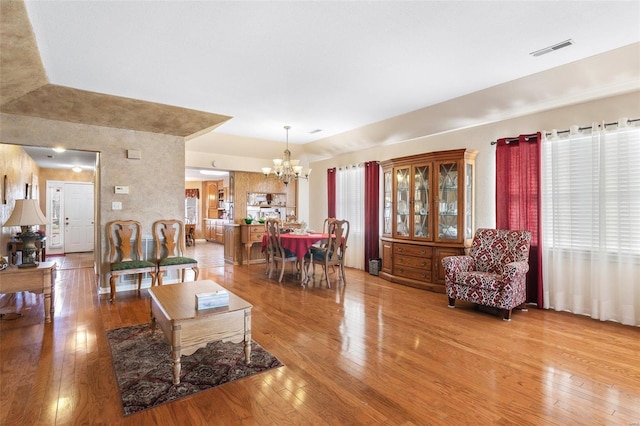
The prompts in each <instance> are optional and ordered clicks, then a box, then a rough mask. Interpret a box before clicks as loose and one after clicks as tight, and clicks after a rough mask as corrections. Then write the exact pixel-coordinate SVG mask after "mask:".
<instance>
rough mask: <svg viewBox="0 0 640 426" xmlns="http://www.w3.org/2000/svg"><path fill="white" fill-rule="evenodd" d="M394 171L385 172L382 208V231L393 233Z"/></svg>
mask: <svg viewBox="0 0 640 426" xmlns="http://www.w3.org/2000/svg"><path fill="white" fill-rule="evenodd" d="M392 176H393V172H392V171H391V170H389V171H385V172H384V193H383V197H384V201H383V202H384V206H383V208H382V220H383V223H382V233H383V234H389V235H390V234H391V223H392V222H391V220H392V216H391V215H392V212H393V182H392V180H391V179H392Z"/></svg>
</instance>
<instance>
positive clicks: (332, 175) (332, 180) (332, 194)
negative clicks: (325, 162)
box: [327, 167, 336, 217]
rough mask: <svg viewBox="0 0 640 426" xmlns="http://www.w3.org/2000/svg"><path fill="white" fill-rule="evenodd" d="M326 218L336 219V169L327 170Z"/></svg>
mask: <svg viewBox="0 0 640 426" xmlns="http://www.w3.org/2000/svg"><path fill="white" fill-rule="evenodd" d="M327 205H328V211H327V217H336V168H335V167H334V168H332V169H327Z"/></svg>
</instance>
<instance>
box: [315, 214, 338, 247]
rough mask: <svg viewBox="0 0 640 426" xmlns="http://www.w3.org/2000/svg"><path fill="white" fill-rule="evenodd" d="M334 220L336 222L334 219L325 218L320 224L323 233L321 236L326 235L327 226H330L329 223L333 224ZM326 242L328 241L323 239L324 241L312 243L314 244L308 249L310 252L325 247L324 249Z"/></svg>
mask: <svg viewBox="0 0 640 426" xmlns="http://www.w3.org/2000/svg"><path fill="white" fill-rule="evenodd" d="M334 220H336V218H335V217H328V218H326V219H325V220H324V222H323V223H322V233H323V234H326V233H327V230H328V229H329V224H330V223H331V222H333V221H334ZM328 241H329V240H328V239H327V238H324V239H322V240H320V241H318V242H317V243H314V244H313V245H312V246H311V249H310V250H312V251H313V250H315V249H317V248H320V249H323V248H325V247H326V245H327V243H328Z"/></svg>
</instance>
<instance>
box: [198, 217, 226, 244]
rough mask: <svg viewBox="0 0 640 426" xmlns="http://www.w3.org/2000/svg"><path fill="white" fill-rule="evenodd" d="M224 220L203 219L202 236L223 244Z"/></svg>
mask: <svg viewBox="0 0 640 426" xmlns="http://www.w3.org/2000/svg"><path fill="white" fill-rule="evenodd" d="M226 222H227V220H225V219H205V220H204V238H205V239H206V240H207V241H212V242H216V243H220V244H224V225H225V223H226Z"/></svg>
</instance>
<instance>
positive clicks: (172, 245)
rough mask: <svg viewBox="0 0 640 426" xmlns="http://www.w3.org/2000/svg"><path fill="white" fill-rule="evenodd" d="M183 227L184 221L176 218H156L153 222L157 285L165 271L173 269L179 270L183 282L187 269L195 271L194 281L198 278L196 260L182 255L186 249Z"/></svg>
mask: <svg viewBox="0 0 640 426" xmlns="http://www.w3.org/2000/svg"><path fill="white" fill-rule="evenodd" d="M184 229H185V228H184V223H183V222H182V221H181V220H178V219H166V220H158V221H156V222H154V224H153V229H152V233H153V239H154V240H155V242H156V262H157V265H158V275H157V280H158V281H157V282H158V285H162V276H163V275H164V273H165V272H166V271H170V270H175V269H179V270H180V272H181V282H184V279H185V275H186V270H187V269H192V270H193V272H194V273H195V278H194V281H197V280H198V275H199V269H198V261H197V260H195V259H192V258H190V257H186V256H185V255H184V252H185V250H186V249H185V242H184V241H185V236H184V235H185V231H184Z"/></svg>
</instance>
